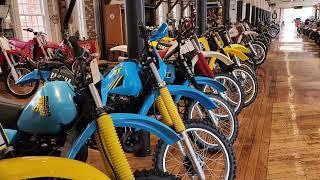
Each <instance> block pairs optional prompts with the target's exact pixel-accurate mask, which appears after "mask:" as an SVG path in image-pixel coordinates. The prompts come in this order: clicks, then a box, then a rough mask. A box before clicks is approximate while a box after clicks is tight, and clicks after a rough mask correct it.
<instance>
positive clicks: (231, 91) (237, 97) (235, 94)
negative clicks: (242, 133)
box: [205, 76, 242, 111]
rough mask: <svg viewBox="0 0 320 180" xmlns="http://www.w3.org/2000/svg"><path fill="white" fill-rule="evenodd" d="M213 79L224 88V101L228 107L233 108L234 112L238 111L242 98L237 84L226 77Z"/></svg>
mask: <svg viewBox="0 0 320 180" xmlns="http://www.w3.org/2000/svg"><path fill="white" fill-rule="evenodd" d="M214 79H215V80H217V81H218V82H220V83H221V84H222V85H223V86H224V87H225V88H226V91H225V95H226V100H227V101H228V102H229V103H230V105H232V106H233V107H235V108H234V109H235V111H238V109H239V108H240V104H241V101H242V96H241V90H240V88H239V87H238V85H237V83H236V82H234V81H233V80H232V79H231V78H229V77H227V76H216V77H215V78H214ZM205 92H206V89H205Z"/></svg>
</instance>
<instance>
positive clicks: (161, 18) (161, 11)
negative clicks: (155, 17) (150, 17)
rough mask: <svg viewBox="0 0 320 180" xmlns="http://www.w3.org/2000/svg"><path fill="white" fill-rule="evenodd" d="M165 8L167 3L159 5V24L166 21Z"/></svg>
mask: <svg viewBox="0 0 320 180" xmlns="http://www.w3.org/2000/svg"><path fill="white" fill-rule="evenodd" d="M164 8H165V3H161V4H160V6H159V7H158V11H159V24H162V23H165V22H166V19H167V18H166V15H167V14H166V12H165V11H164Z"/></svg>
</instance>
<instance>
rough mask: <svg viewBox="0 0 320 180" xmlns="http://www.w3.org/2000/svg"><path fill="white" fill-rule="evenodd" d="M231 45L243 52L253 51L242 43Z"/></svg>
mask: <svg viewBox="0 0 320 180" xmlns="http://www.w3.org/2000/svg"><path fill="white" fill-rule="evenodd" d="M230 47H231V48H233V49H236V50H238V51H240V52H243V53H251V51H250V49H248V48H246V47H245V46H244V45H241V44H230Z"/></svg>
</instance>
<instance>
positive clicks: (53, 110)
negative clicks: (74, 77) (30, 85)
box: [17, 81, 77, 135]
mask: <svg viewBox="0 0 320 180" xmlns="http://www.w3.org/2000/svg"><path fill="white" fill-rule="evenodd" d="M74 96H75V93H74V89H73V87H72V85H71V84H69V83H67V82H64V81H52V82H46V83H45V84H44V86H42V87H41V89H39V90H38V92H37V93H36V94H35V95H34V97H33V98H32V100H31V101H30V102H29V103H28V104H27V105H26V106H25V108H24V109H23V111H22V113H21V115H20V117H19V119H18V122H17V125H18V129H19V130H20V131H24V132H27V133H32V134H48V135H51V134H57V133H59V132H60V131H61V130H62V129H63V127H65V126H67V125H69V124H70V123H71V122H72V121H73V120H75V118H76V116H77V108H76V104H75V103H74V101H73V97H74Z"/></svg>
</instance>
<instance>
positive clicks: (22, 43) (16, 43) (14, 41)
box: [9, 39, 28, 49]
mask: <svg viewBox="0 0 320 180" xmlns="http://www.w3.org/2000/svg"><path fill="white" fill-rule="evenodd" d="M9 41H10V43H11V44H12V45H13V46H15V47H17V48H20V49H23V48H25V47H26V46H27V44H28V42H26V41H22V40H19V39H11V40H9Z"/></svg>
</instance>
